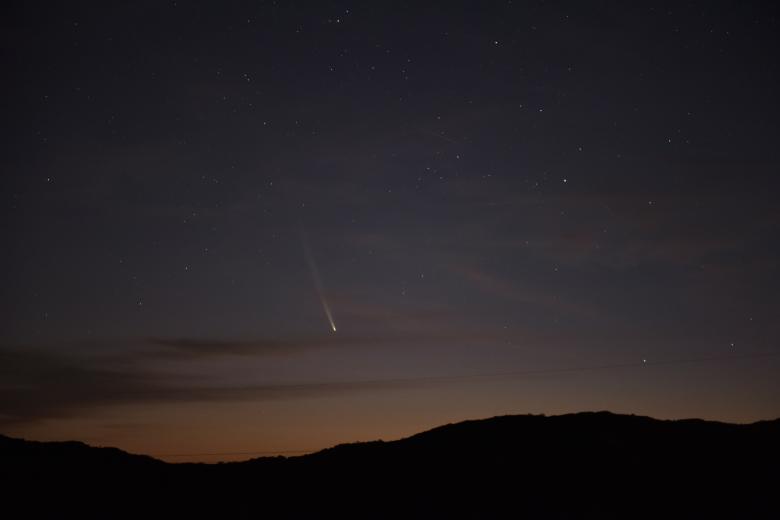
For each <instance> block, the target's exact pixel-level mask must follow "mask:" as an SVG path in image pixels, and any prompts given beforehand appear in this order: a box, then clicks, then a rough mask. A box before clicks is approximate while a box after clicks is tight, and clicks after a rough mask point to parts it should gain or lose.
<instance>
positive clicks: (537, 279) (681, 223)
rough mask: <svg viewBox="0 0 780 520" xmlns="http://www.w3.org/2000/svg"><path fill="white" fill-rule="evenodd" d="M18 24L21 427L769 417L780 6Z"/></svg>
mask: <svg viewBox="0 0 780 520" xmlns="http://www.w3.org/2000/svg"><path fill="white" fill-rule="evenodd" d="M2 9H3V10H4V12H3V14H2V16H0V20H2V21H0V23H1V24H2V39H3V48H4V50H5V52H4V53H3V62H4V67H3V68H4V76H5V78H6V80H5V83H4V85H3V89H4V90H5V95H4V96H3V99H4V102H3V103H4V109H3V112H4V114H5V117H4V122H5V124H4V125H3V135H2V137H3V142H4V143H5V145H4V146H3V153H2V156H0V161H2V171H3V175H2V177H1V178H0V193H1V194H2V202H3V203H2V204H1V205H0V211H1V212H2V219H0V223H1V224H0V233H2V236H1V237H0V238H2V244H3V245H4V247H3V250H4V254H3V255H0V267H1V269H0V276H2V280H1V281H2V285H3V288H4V289H3V291H2V292H0V305H2V319H1V322H0V324H1V325H2V326H1V327H0V431H2V432H3V433H5V434H8V435H15V436H24V437H27V438H33V439H39V440H53V439H79V440H84V441H87V442H90V443H94V444H102V445H115V446H118V447H121V448H124V449H127V450H130V451H135V452H143V453H150V454H154V455H158V456H162V457H163V458H167V459H169V460H216V459H231V458H247V457H248V456H250V455H254V454H260V453H277V452H287V451H296V450H312V449H317V448H323V447H326V446H329V445H332V444H334V443H337V442H347V441H354V440H369V439H375V438H380V437H381V438H386V439H390V438H394V437H398V436H401V435H406V434H409V433H413V432H416V431H418V430H421V429H424V428H428V427H431V426H435V425H438V424H440V423H443V422H449V421H454V420H460V419H466V418H477V417H485V416H491V415H496V414H505V413H529V412H533V413H547V414H553V413H561V412H570V411H580V410H593V409H609V410H612V411H615V412H627V413H638V414H648V415H653V416H656V417H661V418H673V417H674V418H676V417H691V416H694V417H702V418H709V419H721V420H728V421H753V420H758V419H767V418H773V417H777V416H778V415H780V378H778V377H777V375H778V373H780V346H779V345H778V339H780V322H778V319H777V316H778V312H779V311H780V305H779V304H778V300H777V298H778V296H777V295H778V294H780V277H779V276H778V265H779V264H780V245H779V243H778V240H777V237H778V236H780V205H778V202H777V196H778V189H780V177H778V175H779V174H780V170H779V168H778V167H779V166H780V127H778V121H779V120H780V104H779V103H778V98H777V92H778V91H780V84H779V82H778V63H780V56H778V54H779V53H778V49H780V42H779V41H778V39H779V38H778V14H779V12H780V7H778V6H777V5H773V4H772V3H771V2H711V1H701V2H684V3H683V2H619V1H593V2H580V1H571V2H543V1H538V0H537V1H519V0H516V1H510V2H478V1H473V2H457V1H454V2H398V1H393V2H357V3H343V2H283V1H277V2H190V1H186V0H177V1H175V2H171V1H168V2H161V1H139V2H131V3H128V2H17V3H16V5H11V6H5V7H3V8H2ZM326 306H327V307H328V310H329V311H330V312H331V313H332V319H333V321H334V323H335V326H336V327H337V332H335V333H334V332H333V331H332V329H331V325H330V324H329V321H328V317H327V315H326V312H325V307H326Z"/></svg>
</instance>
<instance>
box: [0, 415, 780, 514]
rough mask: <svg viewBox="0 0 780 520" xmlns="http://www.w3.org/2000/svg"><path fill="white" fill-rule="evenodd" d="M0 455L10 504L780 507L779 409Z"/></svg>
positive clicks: (55, 510) (104, 510) (12, 449)
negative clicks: (232, 454)
mask: <svg viewBox="0 0 780 520" xmlns="http://www.w3.org/2000/svg"><path fill="white" fill-rule="evenodd" d="M0 465H1V467H0V479H2V480H1V481H0V485H2V488H0V489H2V493H1V495H2V497H3V499H2V501H1V502H0V508H2V513H0V514H2V515H3V517H5V518H286V517H292V518H344V517H352V518H377V517H384V518H453V517H455V518H605V517H612V518H637V517H645V518H651V517H652V518H780V508H778V503H780V492H779V491H778V490H779V489H780V419H779V420H774V421H766V422H759V423H755V424H750V425H734V424H724V423H716V422H706V421H700V420H685V421H659V420H655V419H650V418H647V417H637V416H626V415H614V414H611V413H606V412H601V413H580V414H573V415H563V416H556V417H545V416H505V417H495V418H492V419H485V420H479V421H467V422H463V423H458V424H451V425H446V426H442V427H440V428H436V429H433V430H430V431H427V432H424V433H420V434H418V435H415V436H413V437H409V438H407V439H402V440H399V441H392V442H381V441H380V442H369V443H360V444H350V445H342V446H336V447H335V448H331V449H328V450H324V451H321V452H318V453H314V454H311V455H306V456H302V457H291V458H283V457H274V458H261V459H254V460H250V461H246V462H240V463H230V464H217V465H205V464H166V463H164V462H161V461H158V460H155V459H152V458H149V457H144V456H138V455H130V454H128V453H125V452H122V451H120V450H117V449H113V448H92V447H89V446H86V445H84V444H81V443H77V442H67V443H38V442H29V441H23V440H18V439H11V438H8V437H2V436H0ZM9 513H10V514H9Z"/></svg>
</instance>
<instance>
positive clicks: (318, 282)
mask: <svg viewBox="0 0 780 520" xmlns="http://www.w3.org/2000/svg"><path fill="white" fill-rule="evenodd" d="M301 243H302V244H303V254H304V255H305V256H306V263H307V264H308V266H309V272H310V273H311V277H312V280H314V288H315V290H316V291H317V296H318V297H319V298H320V303H321V304H322V310H323V311H325V317H327V318H328V323H330V328H331V330H333V332H336V322H334V321H333V313H331V312H330V305H328V300H326V299H325V290H324V289H323V288H322V279H321V278H320V270H319V269H317V263H316V262H315V261H314V255H313V254H312V253H311V248H310V247H309V242H308V240H307V239H306V233H305V232H304V231H303V229H301Z"/></svg>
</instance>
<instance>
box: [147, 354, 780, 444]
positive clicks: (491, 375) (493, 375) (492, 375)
mask: <svg viewBox="0 0 780 520" xmlns="http://www.w3.org/2000/svg"><path fill="white" fill-rule="evenodd" d="M778 356H780V352H754V353H748V354H738V355H730V356H706V357H698V358H684V359H670V360H659V361H647V360H645V359H643V360H642V361H637V362H630V363H609V364H601V365H586V366H575V367H558V368H546V369H533V370H512V371H505V372H488V373H482V374H461V375H449V376H445V375H442V376H420V377H405V378H392V379H361V380H357V381H333V382H322V383H300V384H289V385H279V386H280V387H283V388H327V387H341V386H350V385H383V384H389V385H394V384H402V383H417V382H420V383H423V382H449V381H466V380H474V379H477V380H478V379H500V378H514V377H522V376H533V375H545V374H563V373H576V372H590V371H599V370H614V369H623V368H640V367H662V366H674V365H693V364H699V363H712V362H718V361H739V360H745V359H759V358H770V357H778ZM314 451H317V450H277V451H232V452H203V453H164V454H152V455H151V456H152V457H161V458H165V457H169V458H170V457H211V456H234V455H260V456H275V455H299V454H304V453H312V452H314Z"/></svg>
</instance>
